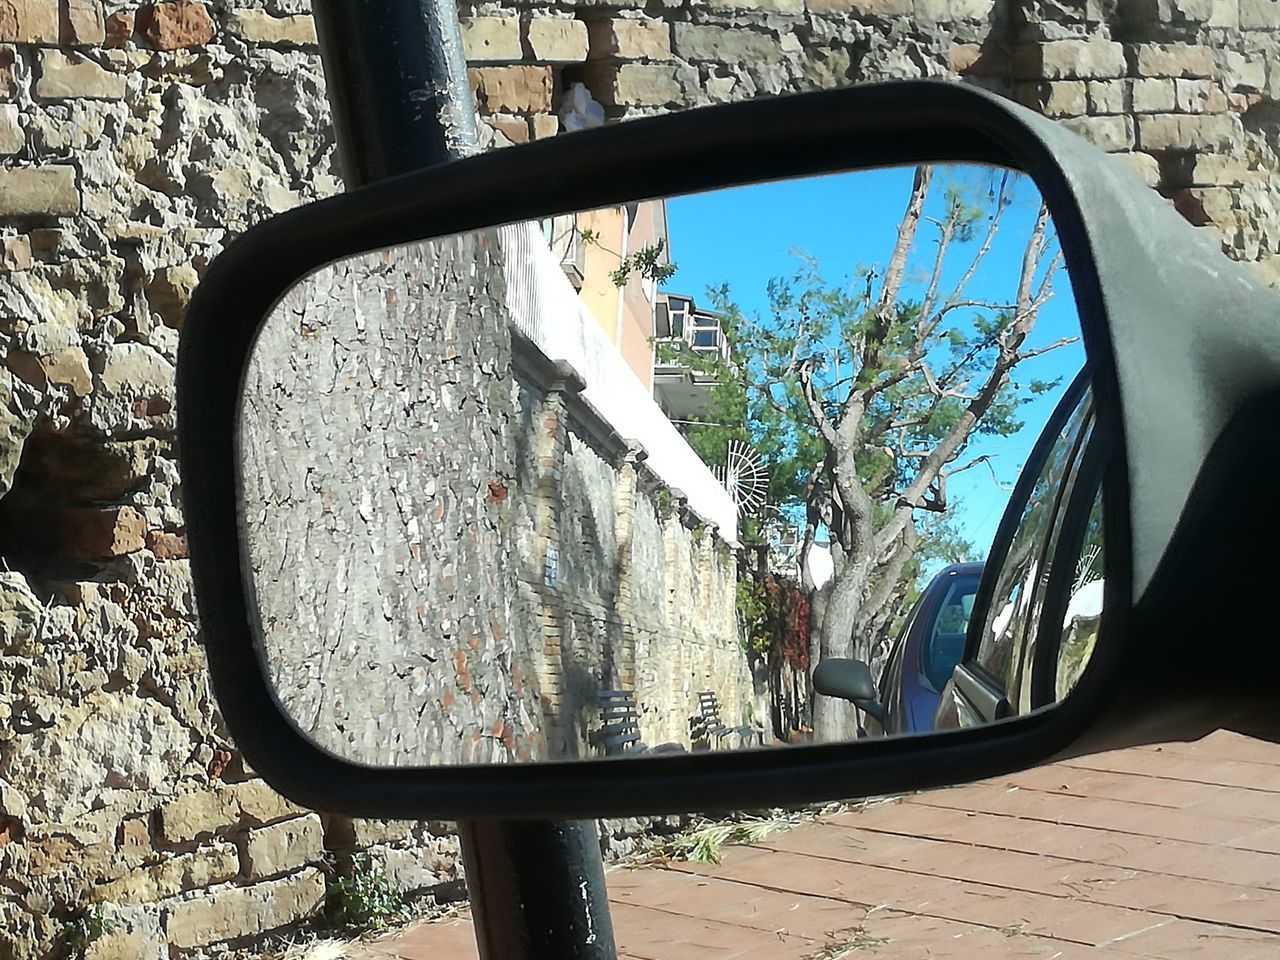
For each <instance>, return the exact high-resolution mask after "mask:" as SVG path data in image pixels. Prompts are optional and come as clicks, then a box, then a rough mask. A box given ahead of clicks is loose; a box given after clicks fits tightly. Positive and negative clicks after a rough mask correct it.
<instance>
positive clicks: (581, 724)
mask: <svg viewBox="0 0 1280 960" xmlns="http://www.w3.org/2000/svg"><path fill="white" fill-rule="evenodd" d="M538 366H539V365H538V364H537V363H536V362H535V363H533V364H532V365H529V366H527V367H526V369H524V370H523V376H522V380H523V381H524V382H523V384H522V386H521V388H520V390H519V398H520V402H521V405H522V408H523V409H524V410H525V411H526V412H525V417H526V422H527V424H528V427H527V431H528V432H527V433H526V436H528V437H529V438H531V439H530V440H529V441H528V445H527V446H526V447H525V455H524V456H523V457H522V458H521V461H520V462H521V465H522V466H521V470H520V472H519V483H518V488H519V491H520V500H521V503H520V505H519V506H518V508H517V509H518V510H519V511H520V512H521V514H522V516H523V518H524V521H523V523H522V524H521V528H522V534H523V535H522V539H521V549H520V554H521V556H522V558H523V559H522V562H521V568H520V569H521V574H520V591H521V593H520V595H521V601H522V604H523V605H524V606H526V608H527V609H528V610H529V612H530V619H531V620H535V621H536V622H538V623H539V624H540V625H541V628H542V637H541V644H540V656H535V661H536V662H537V667H538V676H539V688H540V690H541V691H542V697H543V706H544V712H545V715H546V718H547V728H546V737H547V741H548V750H549V755H550V756H591V755H598V754H599V752H600V751H599V749H598V746H597V745H596V743H595V740H594V737H593V735H594V734H595V732H596V731H597V730H598V729H599V723H598V718H597V709H596V693H597V691H599V690H631V691H634V692H635V695H636V703H637V706H638V707H639V708H640V713H641V724H640V728H641V734H642V738H643V741H644V742H645V743H647V744H649V745H654V744H657V743H663V742H669V741H675V742H680V743H683V744H684V745H685V746H688V745H689V728H688V720H689V717H690V716H692V715H693V714H695V713H696V712H697V709H698V703H697V693H698V691H700V690H714V691H715V692H716V693H717V695H718V697H719V699H720V702H721V704H722V706H723V711H724V715H725V717H726V719H729V718H737V717H738V716H739V715H740V714H741V711H742V707H741V704H742V702H743V701H744V699H745V698H746V697H748V696H749V695H750V689H751V687H750V675H749V672H748V670H747V664H746V659H745V657H744V656H743V653H742V649H741V646H740V645H739V642H738V639H737V627H736V618H735V610H734V597H735V582H736V571H735V566H734V560H733V554H732V551H731V549H730V548H729V547H728V546H727V545H726V544H725V543H724V541H723V540H721V539H720V538H719V537H718V536H716V535H715V533H714V532H712V531H711V530H710V529H709V528H707V527H706V526H705V525H703V524H702V523H701V522H700V521H699V520H698V518H697V517H695V516H693V515H692V514H690V513H689V512H688V511H687V510H686V509H684V508H683V504H682V503H681V501H680V500H679V499H678V496H673V494H672V492H671V491H669V490H667V489H666V488H665V487H664V486H663V485H662V484H661V482H660V481H658V480H657V479H656V478H655V477H653V476H652V475H651V474H649V472H648V471H647V470H645V469H644V467H643V452H642V451H640V450H638V449H637V448H636V447H634V446H631V445H629V444H627V443H626V442H625V441H624V440H622V439H621V438H619V437H617V436H616V435H614V434H613V433H612V432H611V431H610V430H609V428H608V427H607V425H605V424H603V423H602V422H601V421H600V420H599V419H598V418H596V416H595V415H594V412H593V411H592V410H591V409H590V408H589V407H587V406H586V405H585V404H584V402H583V401H582V400H581V398H580V397H579V395H578V392H577V389H578V387H577V383H578V381H577V380H576V377H575V375H574V374H573V372H572V371H571V370H568V369H566V368H564V367H560V368H557V369H556V370H546V369H544V370H543V371H542V373H541V375H539V373H538V372H537V370H536V368H537V367H538ZM660 504H661V506H660ZM549 557H550V558H552V559H549Z"/></svg>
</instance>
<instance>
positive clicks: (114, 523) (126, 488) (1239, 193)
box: [0, 0, 1280, 958]
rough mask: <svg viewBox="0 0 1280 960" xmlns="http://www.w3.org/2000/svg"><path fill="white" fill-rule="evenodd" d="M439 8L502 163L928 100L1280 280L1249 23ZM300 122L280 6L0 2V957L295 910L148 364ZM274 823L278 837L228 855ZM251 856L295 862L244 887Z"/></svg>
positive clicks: (161, 385)
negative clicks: (974, 116)
mask: <svg viewBox="0 0 1280 960" xmlns="http://www.w3.org/2000/svg"><path fill="white" fill-rule="evenodd" d="M464 13H466V14H468V17H469V23H468V27H467V40H468V51H469V54H470V56H471V59H472V61H473V65H474V67H475V73H474V83H475V86H476V89H477V94H478V101H479V106H480V109H481V111H482V112H483V113H484V114H485V115H486V116H487V118H488V119H489V120H490V121H491V123H492V125H493V126H494V127H495V128H497V129H499V130H500V131H501V132H502V133H503V134H504V136H505V137H507V138H509V139H512V140H523V139H529V138H531V137H534V136H547V135H550V134H552V133H554V132H555V130H556V129H557V126H558V125H557V123H556V121H555V119H554V117H555V116H556V114H557V112H558V110H559V108H560V106H561V105H562V102H563V100H564V98H565V95H566V92H567V91H568V90H570V89H572V85H573V84H574V83H575V82H579V81H581V82H583V83H584V84H586V87H587V88H588V89H589V90H590V91H591V92H592V93H593V94H594V97H595V99H596V100H598V101H599V102H600V103H602V104H603V105H604V111H605V113H606V114H607V115H608V116H609V117H611V118H625V117H629V116H635V115H641V114H646V113H655V112H661V111H665V110H672V109H680V108H682V107H684V106H688V105H691V104H696V103H706V102H713V101H724V100H735V99H742V98H746V97H750V96H756V95H770V94H775V93H781V92H784V91H791V90H800V89H810V88H816V87H826V86H833V85H839V84H845V83H850V82H858V81H862V80H871V79H882V78H888V77H918V76H936V77H952V78H959V79H962V80H964V81H965V82H972V83H979V84H982V85H984V86H987V87H990V88H992V89H995V90H998V91H1001V92H1004V93H1007V94H1009V95H1012V96H1016V97H1018V98H1019V99H1022V100H1024V101H1026V102H1029V103H1031V104H1033V105H1035V106H1037V107H1039V108H1040V109H1042V110H1044V111H1046V112H1048V113H1051V114H1052V115H1054V116H1057V117H1061V118H1062V119H1063V121H1064V122H1065V123H1068V124H1070V125H1071V126H1073V127H1074V128H1075V129H1077V130H1079V131H1080V132H1081V133H1083V134H1084V135H1085V136H1087V137H1090V138H1092V139H1093V140H1095V141H1096V142H1098V143H1100V144H1101V145H1103V146H1104V147H1105V148H1107V149H1109V150H1111V151H1113V152H1115V153H1116V154H1117V155H1118V157H1117V159H1118V162H1127V163H1130V164H1132V165H1134V166H1135V167H1136V168H1137V169H1138V170H1139V171H1140V172H1141V173H1142V175H1143V176H1145V177H1146V178H1147V181H1148V182H1149V183H1152V184H1153V185H1155V186H1157V187H1158V189H1160V190H1161V191H1162V192H1163V193H1165V195H1167V196H1169V197H1170V198H1171V199H1172V200H1173V201H1174V202H1176V203H1177V204H1178V207H1179V209H1180V210H1182V211H1183V212H1184V214H1185V215H1186V216H1187V217H1188V218H1190V219H1191V220H1192V221H1193V222H1196V223H1200V224H1203V225H1205V226H1206V227H1207V228H1209V229H1213V230H1215V231H1216V232H1218V233H1219V234H1220V236H1221V237H1222V240H1223V244H1224V248H1225V249H1226V250H1227V251H1228V252H1229V253H1230V254H1231V255H1232V256H1234V257H1237V258H1239V259H1243V260H1247V261H1251V262H1254V263H1256V264H1257V265H1258V269H1259V270H1261V271H1262V272H1263V273H1264V274H1265V275H1266V276H1267V277H1268V278H1269V279H1273V280H1274V279H1275V277H1276V276H1277V274H1280V271H1278V270H1277V263H1280V261H1277V255H1278V254H1280V202H1277V175H1278V174H1277V171H1278V166H1277V151H1278V150H1280V105H1278V99H1280V33H1278V32H1277V30H1278V28H1280V9H1278V8H1277V4H1276V3H1274V2H1272V0H1113V2H1106V3H1103V2H1100V0H1078V2H1076V0H1073V2H1066V0H1015V2H1001V3H998V4H997V3H992V2H991V0H656V2H649V0H647V2H645V3H640V2H638V0H634V2H624V0H579V2H578V3H576V4H574V3H566V4H563V5H561V4H548V3H521V4H515V3H512V4H505V5H504V4H501V3H486V4H483V5H479V6H474V7H469V8H468V9H467V10H465V11H464ZM326 117H327V109H326V107H325V103H324V100H323V75H322V72H321V69H320V66H319V62H318V59H317V56H316V50H315V47H314V37H313V29H312V27H311V23H310V20H309V18H308V17H307V9H306V2H305V0H261V2H258V0H244V2H243V3H236V4H228V3H226V2H218V3H211V4H207V5H206V4H202V3H196V2H173V3H170V2H165V3H154V4H153V3H147V4H139V3H136V2H133V0H107V2H102V0H2V2H0V156H2V157H3V161H2V162H0V355H2V358H3V363H2V364H0V557H3V560H4V567H3V569H0V957H22V958H29V957H38V956H41V957H42V956H47V955H50V953H51V951H52V949H53V944H54V942H55V940H56V938H57V935H58V932H59V930H60V925H61V923H62V920H63V919H64V918H69V917H71V916H74V915H75V914H77V913H78V912H81V911H83V910H85V909H86V908H87V907H88V906H90V905H91V904H93V903H94V902H95V901H98V900H102V901H109V902H113V903H118V904H121V905H122V906H121V911H122V916H123V917H124V918H125V920H126V921H127V922H124V923H123V925H122V927H121V929H120V930H119V932H118V933H117V934H114V935H113V937H124V938H132V943H133V944H134V945H133V946H131V947H124V946H118V947H116V948H112V949H115V955H118V956H131V957H132V956H137V957H144V958H145V957H165V956H169V955H170V954H171V953H172V954H173V955H178V956H181V955H183V954H184V953H185V952H187V951H189V950H200V949H204V948H203V947H200V946H197V945H195V944H193V943H192V942H191V938H192V936H194V935H193V934H191V933H190V932H189V931H192V930H193V929H195V926H196V924H195V923H194V922H193V920H192V918H193V916H198V915H199V914H200V911H209V912H210V914H211V915H217V916H218V917H221V918H222V919H221V920H217V921H211V922H210V923H209V924H208V925H205V926H201V927H200V929H201V930H206V929H207V930H209V931H210V932H209V933H208V934H202V935H201V936H208V937H216V938H221V939H222V940H223V941H224V942H230V943H236V944H243V943H246V942H249V941H250V940H252V939H253V938H255V937H257V936H259V934H260V932H261V931H263V930H265V929H267V928H269V927H273V926H276V925H277V924H285V923H288V922H292V921H293V920H294V919H295V918H297V917H299V916H301V915H303V914H305V913H306V912H307V911H308V910H310V909H311V908H312V906H313V905H314V904H315V903H316V902H317V900H318V898H319V894H320V884H319V875H318V874H317V873H316V872H315V864H317V863H319V862H320V853H319V850H318V847H317V846H316V844H315V843H314V839H315V823H316V821H315V819H314V818H312V817H310V816H309V815H307V814H306V813H305V812H302V811H295V810H293V809H292V808H290V807H289V806H288V805H287V804H283V803H281V802H280V801H278V800H277V799H261V798H262V797H264V796H265V793H266V791H264V789H263V788H262V787H261V785H260V784H259V783H258V781H256V780H254V779H253V778H252V774H251V771H248V770H245V769H244V766H243V764H242V762H241V761H240V759H239V756H238V754H237V752H236V749H235V745H234V744H233V743H230V742H229V740H228V739H227V737H226V734H225V731H224V730H223V728H222V725H221V723H220V722H219V719H218V716H217V711H216V707H215V705H214V704H213V703H212V701H211V699H210V696H209V692H208V687H207V683H206V681H205V679H204V675H203V667H202V659H201V653H200V648H199V646H198V626H197V621H196V617H195V613H194V610H193V609H192V602H191V595H190V586H189V577H188V573H187V569H186V566H187V564H186V559H185V548H184V543H183V522H182V515H181V511H180V503H179V494H180V491H179V489H178V486H179V485H178V477H177V472H176V468H175V463H174V456H173V438H172V424H173V415H172V389H173V388H172V375H173V367H172V363H173V356H174V348H175V345H176V341H177V336H178V329H179V328H180V326H181V321H182V309H183V306H184V304H185V302H186V299H187V297H188V296H189V294H190V291H191V289H192V286H193V285H194V283H195V282H196V280H197V279H198V277H199V275H200V273H201V271H202V270H203V269H204V266H205V265H206V264H207V262H208V261H209V259H210V258H211V257H212V256H214V255H215V254H216V253H217V252H218V250H220V249H221V248H222V247H223V246H224V245H225V243H226V242H227V241H228V239H229V238H230V237H232V236H234V234H235V233H236V232H238V231H239V230H242V229H243V228H244V227H245V226H246V225H248V224H250V223H252V222H256V221H258V220H261V219H263V218H265V217H267V216H269V215H270V214H271V213H273V212H275V211H277V210H281V209H284V208H286V207H290V206H294V205H297V204H299V203H302V202H306V201H307V200H310V199H312V198H314V197H317V196H321V195H325V194H328V193H332V192H334V191H336V190H337V189H339V181H338V177H337V171H336V170H335V168H334V161H333V151H332V142H331V139H332V138H331V134H330V131H329V127H328V123H327V120H326ZM249 793H252V794H253V795H254V797H255V798H260V799H253V800H252V801H250V800H249V799H246V795H247V794H249ZM273 804H276V806H273ZM175 805H176V806H175ZM184 808H190V809H194V810H195V811H196V812H198V813H199V815H198V816H194V815H193V817H192V818H191V819H184V817H183V816H176V818H175V811H176V812H178V813H181V811H182V810H183V809H184ZM175 822H176V823H178V824H180V825H182V826H181V827H180V828H179V827H172V826H171V825H172V824H174V823H175ZM281 823H286V824H289V823H292V825H291V826H288V827H287V828H280V829H281V830H284V831H286V832H290V836H292V835H293V834H292V831H297V832H299V834H300V835H301V837H302V838H303V839H302V840H301V841H300V842H298V843H296V844H294V843H289V844H279V843H270V842H265V841H264V842H262V843H260V844H256V845H255V843H254V842H253V838H254V837H255V831H261V830H268V831H270V830H273V829H274V828H277V827H278V825H279V824H281ZM321 825H322V826H323V827H324V828H325V833H326V836H327V837H328V838H329V839H328V842H329V845H330V847H331V848H333V849H335V850H339V849H351V848H353V846H357V845H361V844H366V845H371V846H373V847H374V848H375V849H376V850H377V851H379V855H380V856H386V857H388V858H390V859H391V860H394V861H395V862H396V863H399V864H401V865H404V864H409V863H414V862H417V860H418V859H421V861H422V862H423V863H426V864H428V865H430V866H429V868H426V869H423V870H418V872H416V873H413V874H411V872H409V871H408V868H407V867H406V870H405V872H404V873H403V882H405V883H414V884H427V885H429V884H430V883H432V882H435V881H449V880H451V879H452V878H453V877H455V876H456V874H455V872H454V871H455V866H454V863H455V861H454V860H453V859H452V858H451V856H450V850H451V847H450V841H448V840H447V839H443V838H441V837H440V836H439V833H440V831H439V829H438V826H439V825H423V826H409V825H404V826H400V825H362V824H351V823H350V822H348V821H343V820H341V819H340V818H323V819H322V821H321ZM366 827H367V829H366ZM258 836H264V837H267V838H268V839H269V838H270V837H272V836H275V837H277V838H278V837H279V834H278V833H276V834H259V835H258ZM307 838H310V839H307ZM295 848H296V850H297V851H300V853H299V855H298V856H296V857H293V851H294V850H295ZM281 850H287V851H289V853H290V857H293V859H290V858H289V857H285V859H284V860H283V861H281V862H280V863H277V864H275V865H272V866H264V864H265V863H266V862H267V859H269V858H270V856H271V855H272V853H271V852H272V851H281ZM416 850H425V851H427V855H425V856H422V857H421V858H419V857H418V855H417V854H415V853H414V851H416ZM233 851H234V857H233V856H232V852H233ZM263 851H266V852H265V853H264V852H263ZM264 858H265V859H264ZM113 884H117V886H112V885H113ZM99 955H102V956H106V955H110V950H108V949H107V948H106V947H102V946H100V947H99Z"/></svg>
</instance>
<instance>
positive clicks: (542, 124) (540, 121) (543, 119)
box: [529, 113, 560, 140]
mask: <svg viewBox="0 0 1280 960" xmlns="http://www.w3.org/2000/svg"><path fill="white" fill-rule="evenodd" d="M529 120H530V123H531V124H532V125H533V138H534V139H535V140H544V139H546V138H547V137H554V136H555V135H556V134H557V133H559V132H560V118H559V117H556V116H553V115H552V114H549V113H539V114H535V115H534V116H533V117H530V118H529Z"/></svg>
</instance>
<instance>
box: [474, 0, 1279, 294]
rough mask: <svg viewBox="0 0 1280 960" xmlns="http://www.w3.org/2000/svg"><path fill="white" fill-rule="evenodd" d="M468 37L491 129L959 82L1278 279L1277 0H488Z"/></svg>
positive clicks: (519, 132) (514, 131)
mask: <svg viewBox="0 0 1280 960" xmlns="http://www.w3.org/2000/svg"><path fill="white" fill-rule="evenodd" d="M464 12H466V13H468V14H470V16H469V18H468V20H467V23H466V27H465V37H466V40H467V41H468V50H469V53H470V56H471V59H472V62H473V64H474V65H475V66H474V68H473V70H472V74H473V84H474V85H475V86H476V88H477V90H478V92H479V98H478V104H479V108H480V110H481V112H482V113H483V114H484V115H485V116H486V118H487V120H488V121H489V122H490V123H491V124H493V125H494V126H495V127H496V128H497V129H499V130H501V131H502V132H503V133H504V134H506V135H507V136H508V137H510V138H512V139H513V140H527V139H529V138H530V137H536V136H541V135H545V133H546V132H548V131H551V130H554V118H555V117H556V115H557V113H558V112H562V111H563V108H564V106H565V104H566V102H567V101H568V100H569V96H568V94H569V92H570V91H571V90H572V89H573V88H574V86H575V85H577V84H583V85H584V86H585V88H586V89H587V90H588V91H589V92H590V93H591V95H592V97H593V98H594V100H595V101H597V102H598V103H599V104H600V105H601V106H602V107H603V112H604V114H605V115H606V116H607V117H608V118H609V119H625V118H628V117H634V116H643V115H647V114H653V113H661V112H664V111H668V110H673V109H680V108H682V107H686V106H690V105H697V104H706V103H717V102H725V101H733V100H742V99H748V98H751V97H755V96H762V95H774V94H781V93H788V92H794V91H800V90H807V89H816V88H824V87H831V86H839V85H843V84H848V83H853V82H862V81H874V80H886V79H901V78H915V77H938V78H946V77H949V78H954V79H960V80H963V81H964V82H967V83H973V84H977V85H980V86H982V87H985V88H987V89H990V90H994V91H996V92H998V93H1001V94H1003V95H1006V96H1010V97H1013V98H1015V99H1017V100H1019V101H1021V102H1023V103H1025V104H1027V105H1029V106H1032V107H1034V108H1036V109H1038V110H1040V111H1042V112H1044V113H1045V114H1047V115H1049V116H1052V117H1055V118H1059V119H1061V120H1062V122H1063V123H1064V124H1065V125H1066V126H1068V127H1070V128H1071V129H1073V130H1075V131H1077V132H1078V133H1080V134H1081V135H1083V136H1084V137H1086V138H1087V139H1089V140H1092V141H1093V142H1094V143H1096V144H1098V145H1099V146H1101V147H1102V148H1103V149H1105V150H1107V151H1109V152H1112V153H1114V154H1116V155H1117V159H1118V161H1119V162H1125V163H1128V164H1130V165H1131V166H1132V167H1134V168H1135V169H1136V170H1137V171H1138V172H1139V173H1140V174H1141V175H1142V176H1143V177H1144V178H1145V179H1146V180H1147V182H1148V183H1149V184H1150V185H1152V186H1155V187H1158V189H1159V190H1160V191H1161V192H1162V193H1164V194H1165V195H1166V196H1168V197H1169V198H1171V199H1172V200H1173V201H1174V202H1175V203H1176V204H1177V206H1178V209H1179V210H1180V211H1182V213H1183V214H1184V215H1185V216H1186V217H1187V218H1188V219H1189V220H1190V221H1191V222H1192V223H1195V224H1197V225H1206V226H1212V227H1214V228H1215V229H1216V230H1217V231H1218V232H1219V233H1220V234H1221V236H1222V238H1223V245H1224V249H1225V250H1226V251H1227V252H1228V254H1230V255H1231V256H1234V257H1236V258H1238V259H1243V260H1247V261H1252V262H1255V263H1257V264H1258V269H1259V270H1261V271H1262V273H1263V274H1264V276H1266V277H1267V279H1268V280H1270V281H1275V280H1276V278H1277V277H1280V259H1277V254H1280V222H1278V221H1277V209H1280V203H1278V202H1277V201H1278V196H1277V189H1278V187H1277V169H1278V168H1277V162H1276V161H1277V151H1278V150H1280V108H1277V106H1276V97H1277V96H1278V95H1280V32H1277V31H1278V30H1280V7H1277V5H1276V4H1275V3H1273V2H1270V0H1072V2H1062V0H694V2H677V0H664V2H661V3H657V4H653V3H644V4H642V3H627V2H622V0H604V2H601V0H584V2H578V3H544V2H527V0H526V2H484V3H480V4H475V5H472V6H470V7H467V8H465V11H464Z"/></svg>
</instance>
